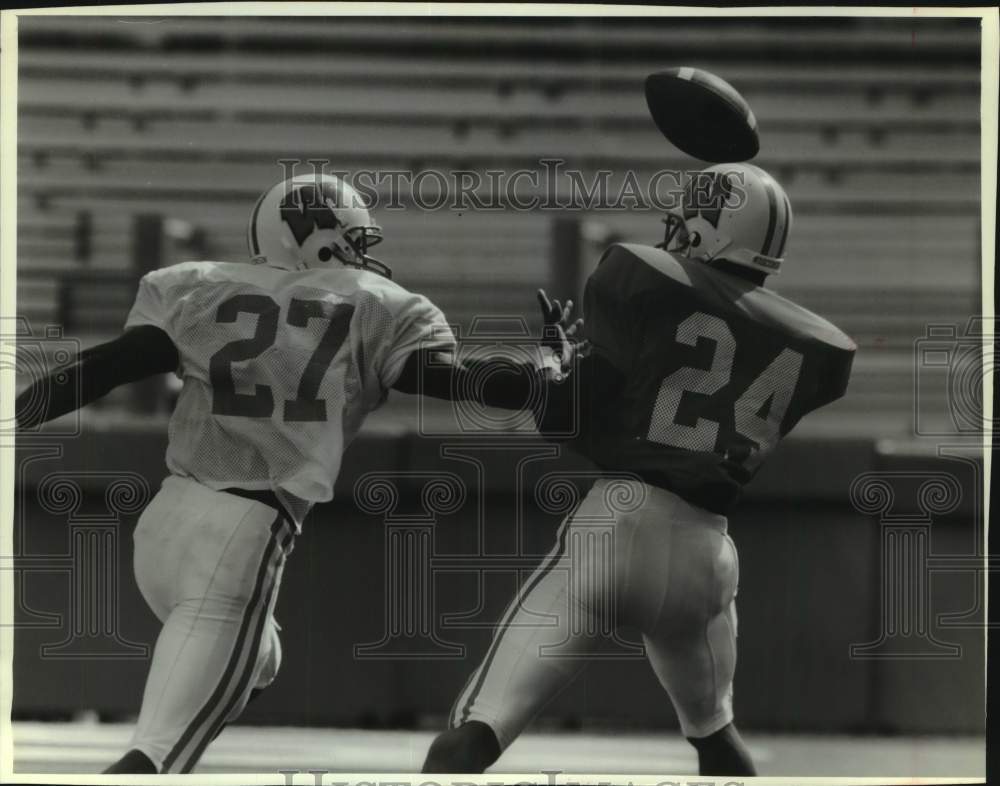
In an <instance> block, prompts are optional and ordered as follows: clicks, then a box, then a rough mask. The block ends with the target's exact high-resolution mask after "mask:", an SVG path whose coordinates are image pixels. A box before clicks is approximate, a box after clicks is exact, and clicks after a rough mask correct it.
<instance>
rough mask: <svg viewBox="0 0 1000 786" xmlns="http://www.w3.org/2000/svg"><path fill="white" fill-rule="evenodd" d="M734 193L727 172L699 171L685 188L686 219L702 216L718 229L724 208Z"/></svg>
mask: <svg viewBox="0 0 1000 786" xmlns="http://www.w3.org/2000/svg"><path fill="white" fill-rule="evenodd" d="M732 193H733V184H732V180H731V179H730V177H729V175H728V174H727V173H725V172H698V173H697V174H695V175H694V176H693V177H692V178H691V179H690V180H689V181H688V184H687V186H686V187H685V188H684V220H685V221H687V220H688V219H689V218H694V217H695V216H701V217H702V218H703V219H705V220H706V221H707V222H708V223H709V224H711V225H712V226H713V227H715V228H716V229H718V228H719V218H720V216H721V215H722V208H723V206H724V205H725V203H726V202H728V201H729V197H730V196H731V195H732Z"/></svg>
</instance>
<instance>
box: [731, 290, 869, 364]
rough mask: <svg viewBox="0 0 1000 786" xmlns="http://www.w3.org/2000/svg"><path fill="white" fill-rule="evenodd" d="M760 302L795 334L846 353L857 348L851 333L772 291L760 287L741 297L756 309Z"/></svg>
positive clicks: (745, 303)
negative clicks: (848, 333)
mask: <svg viewBox="0 0 1000 786" xmlns="http://www.w3.org/2000/svg"><path fill="white" fill-rule="evenodd" d="M758 303H760V304H762V305H764V313H766V314H767V316H768V317H769V318H770V319H773V320H776V321H777V322H779V323H780V324H782V325H783V326H785V328H786V329H790V330H791V331H792V332H793V333H795V334H796V335H799V336H801V337H803V338H810V339H816V340H819V341H822V342H823V343H824V344H829V345H830V346H832V347H835V348H837V349H841V350H844V351H846V352H854V351H856V350H857V348H858V346H857V344H855V343H854V341H853V339H851V337H850V336H848V335H847V334H846V333H845V332H844V331H843V330H841V329H840V328H838V327H837V326H836V325H834V324H833V323H832V322H830V321H829V320H828V319H825V318H823V317H821V316H820V315H819V314H817V313H815V312H813V311H810V310H809V309H808V308H805V307H804V306H800V305H799V304H798V303H795V302H793V301H791V300H789V299H788V298H785V297H782V296H781V295H779V294H778V293H777V292H774V291H773V290H770V289H763V288H758V289H757V290H755V291H754V292H753V294H752V295H751V296H749V297H745V298H743V299H741V305H743V306H744V307H749V309H750V310H753V311H755V310H756V309H755V306H756V305H757V304H758ZM758 313H760V312H758ZM762 321H766V320H762Z"/></svg>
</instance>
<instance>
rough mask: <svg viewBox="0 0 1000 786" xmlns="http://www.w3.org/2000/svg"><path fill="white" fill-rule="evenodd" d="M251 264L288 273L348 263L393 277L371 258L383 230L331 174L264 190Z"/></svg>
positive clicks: (253, 225) (252, 232) (251, 236)
mask: <svg viewBox="0 0 1000 786" xmlns="http://www.w3.org/2000/svg"><path fill="white" fill-rule="evenodd" d="M247 240H248V243H249V246H250V256H251V258H252V261H254V262H256V263H258V264H266V265H271V266H272V267H280V268H283V269H285V270H307V269H312V268H317V267H326V266H331V265H337V264H341V265H347V266H350V267H357V268H361V269H364V270H371V271H373V272H375V273H378V274H379V275H382V276H385V277H387V278H392V271H391V270H389V268H388V267H387V266H386V265H384V264H383V263H381V262H379V261H378V260H376V259H373V258H372V257H370V256H368V249H369V248H371V247H372V246H374V245H376V244H377V243H379V242H380V241H381V240H382V229H381V227H379V226H378V225H377V224H376V223H375V222H374V221H373V220H372V217H371V214H370V213H369V212H368V209H367V208H366V207H365V205H364V202H363V201H362V200H361V196H360V195H359V194H358V193H357V192H356V191H355V190H354V189H353V188H351V186H349V185H348V184H347V183H345V182H344V181H342V180H340V179H339V178H337V177H334V176H333V175H327V174H320V173H316V174H314V175H299V176H297V177H292V178H289V179H288V180H284V181H282V182H280V183H277V184H276V185H274V186H272V187H271V188H270V189H268V190H267V191H265V192H264V194H263V195H262V196H261V197H260V199H259V200H258V201H257V204H256V206H255V207H254V210H253V213H252V215H251V217H250V226H249V230H248V233H247Z"/></svg>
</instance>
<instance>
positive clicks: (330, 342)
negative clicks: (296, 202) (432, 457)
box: [125, 262, 455, 524]
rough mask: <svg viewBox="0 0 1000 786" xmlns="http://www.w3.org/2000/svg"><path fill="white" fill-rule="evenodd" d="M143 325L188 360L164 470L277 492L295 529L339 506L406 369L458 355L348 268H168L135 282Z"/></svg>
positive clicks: (425, 305) (381, 282) (423, 302)
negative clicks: (341, 490)
mask: <svg viewBox="0 0 1000 786" xmlns="http://www.w3.org/2000/svg"><path fill="white" fill-rule="evenodd" d="M139 325H155V326H156V327H158V328H161V329H162V330H163V331H165V332H166V333H167V334H168V335H169V336H170V338H171V339H172V340H173V342H174V344H175V345H176V347H177V351H178V354H179V356H180V367H179V368H178V370H177V374H178V376H180V377H181V378H182V379H183V380H184V385H183V389H182V390H181V394H180V398H179V400H178V402H177V406H176V409H175V410H174V413H173V416H172V417H171V419H170V430H169V446H168V448H167V467H168V468H169V470H170V471H171V472H172V473H173V474H175V475H180V476H182V477H190V478H193V479H195V480H197V481H198V482H200V483H202V484H204V485H206V486H208V487H209V488H213V489H223V488H231V487H236V488H242V489H258V490H259V489H271V490H274V491H275V492H276V493H277V494H278V495H279V497H281V498H282V499H283V501H285V502H286V504H288V506H289V508H290V509H291V512H292V513H293V515H294V516H295V517H296V518H297V519H298V521H297V524H301V521H302V518H304V516H305V513H306V512H307V511H308V508H309V505H310V504H311V503H314V502H325V501H327V500H329V499H331V498H332V497H333V485H334V481H335V480H336V478H337V474H338V473H339V471H340V461H341V455H342V454H343V451H344V449H345V448H346V447H347V445H348V444H350V442H351V440H352V439H353V438H354V437H355V435H356V434H357V432H358V429H359V428H360V427H361V423H362V421H363V420H364V418H365V416H366V415H367V414H368V413H369V412H372V411H373V410H375V409H377V408H378V407H379V406H380V405H381V404H382V403H383V402H384V401H385V399H386V397H387V395H388V391H389V389H390V388H391V387H392V385H393V384H394V383H395V382H396V379H397V378H398V377H399V374H400V372H401V371H402V368H403V364H404V363H405V361H406V359H407V357H409V355H410V354H411V353H412V352H413V351H414V350H416V349H418V348H420V347H432V346H440V347H452V346H454V344H455V338H454V336H453V334H452V332H451V329H450V328H449V327H448V324H447V322H446V321H445V318H444V314H442V313H441V311H440V310H439V309H438V308H437V307H436V306H435V305H434V304H433V303H431V302H430V301H429V300H428V299H427V298H425V297H423V296H422V295H416V294H413V293H411V292H408V291H407V290H405V289H404V288H403V287H401V286H399V285H398V284H395V283H393V282H392V281H390V280H388V279H386V278H384V277H382V276H379V275H377V274H375V273H371V272H368V271H364V270H358V269H355V268H347V267H329V268H320V269H314V270H304V271H287V270H282V269H279V268H274V267H268V266H266V265H253V264H248V263H241V262H184V263H182V264H179V265H173V266H171V267H167V268H163V269H162V270H157V271H154V272H152V273H149V274H147V275H146V276H144V277H143V279H142V281H141V282H140V284H139V293H138V295H137V296H136V301H135V305H134V306H133V307H132V310H131V312H130V313H129V316H128V319H127V321H126V323H125V327H126V329H127V328H132V327H136V326H139ZM289 495H291V498H290V497H289Z"/></svg>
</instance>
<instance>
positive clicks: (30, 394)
mask: <svg viewBox="0 0 1000 786" xmlns="http://www.w3.org/2000/svg"><path fill="white" fill-rule="evenodd" d="M177 366H178V355H177V348H176V347H175V346H174V342H173V341H172V340H171V339H170V337H169V336H168V335H167V334H166V333H165V332H164V331H163V330H161V329H160V328H158V327H155V326H153V325H140V326H138V327H134V328H131V329H129V330H126V331H125V332H124V333H122V335H120V336H119V337H118V338H116V339H114V340H113V341H108V342H106V343H104V344H98V345H97V346H96V347H91V348H90V349H86V350H84V351H82V352H81V353H80V354H79V355H77V357H76V359H75V360H74V361H73V363H72V364H70V365H69V366H68V367H65V368H61V369H60V370H59V371H58V373H57V374H55V375H53V374H50V375H49V376H47V377H45V378H43V379H40V380H36V381H35V382H34V383H32V384H31V385H29V386H28V388H27V389H26V390H24V391H23V392H22V393H21V395H19V396H18V397H17V402H16V404H15V412H16V413H17V425H18V427H19V428H30V427H32V426H36V425H38V424H39V423H44V422H46V421H48V420H52V419H53V418H57V417H59V416H60V415H65V414H66V413H67V412H72V411H73V410H75V409H79V408H80V407H83V406H86V405H87V404H89V403H91V402H92V401H96V400H97V399H99V398H101V397H102V396H104V395H107V394H108V393H109V392H111V391H112V390H114V389H115V388H116V387H118V386H119V385H124V384H126V383H128V382H136V381H138V380H140V379H144V378H146V377H149V376H152V375H153V374H160V373H164V372H167V371H174V370H176V369H177ZM56 376H58V377H59V379H58V380H57V379H55V377H56ZM39 401H41V402H42V406H38V404H37V402H39Z"/></svg>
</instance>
